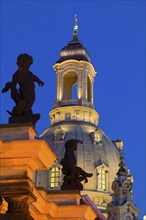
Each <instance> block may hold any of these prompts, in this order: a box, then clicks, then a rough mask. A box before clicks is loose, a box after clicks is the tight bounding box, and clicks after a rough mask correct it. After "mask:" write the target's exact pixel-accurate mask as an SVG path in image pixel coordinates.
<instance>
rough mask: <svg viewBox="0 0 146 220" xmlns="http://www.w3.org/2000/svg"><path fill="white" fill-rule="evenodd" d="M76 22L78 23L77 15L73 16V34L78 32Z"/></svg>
mask: <svg viewBox="0 0 146 220" xmlns="http://www.w3.org/2000/svg"><path fill="white" fill-rule="evenodd" d="M77 21H78V18H77V15H75V16H74V33H77V32H78V25H77Z"/></svg>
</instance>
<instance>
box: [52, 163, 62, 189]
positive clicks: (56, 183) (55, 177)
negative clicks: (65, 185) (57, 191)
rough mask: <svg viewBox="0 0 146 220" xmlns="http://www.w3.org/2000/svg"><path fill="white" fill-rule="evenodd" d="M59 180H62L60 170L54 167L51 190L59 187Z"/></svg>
mask: <svg viewBox="0 0 146 220" xmlns="http://www.w3.org/2000/svg"><path fill="white" fill-rule="evenodd" d="M59 179H60V174H59V168H58V167H53V168H52V169H51V181H50V186H51V188H57V187H58V186H59Z"/></svg>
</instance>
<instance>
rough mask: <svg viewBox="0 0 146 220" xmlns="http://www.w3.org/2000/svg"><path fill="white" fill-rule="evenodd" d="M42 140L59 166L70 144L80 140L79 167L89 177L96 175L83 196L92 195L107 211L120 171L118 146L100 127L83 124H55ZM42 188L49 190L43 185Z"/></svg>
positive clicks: (91, 179) (89, 182) (47, 130)
mask: <svg viewBox="0 0 146 220" xmlns="http://www.w3.org/2000/svg"><path fill="white" fill-rule="evenodd" d="M40 138H42V139H44V140H46V142H47V143H48V144H49V146H50V147H51V148H52V151H53V152H54V153H55V154H56V156H57V158H58V163H59V162H60V160H61V159H62V158H63V157H64V153H65V143H66V141H67V140H70V139H79V140H81V141H82V142H83V144H78V147H77V151H76V158H77V166H79V167H81V168H82V169H83V170H85V171H86V172H87V173H93V176H92V177H91V178H89V179H88V183H86V184H84V189H83V192H82V194H88V195H89V196H90V198H91V199H92V200H93V201H94V203H95V204H97V205H98V206H99V207H101V209H103V210H104V209H105V207H106V205H107V203H108V202H110V200H111V198H110V194H111V193H112V190H111V185H112V182H113V180H114V179H115V176H116V173H117V171H118V164H119V151H118V148H117V146H116V145H115V143H114V142H113V141H111V140H110V139H109V138H108V137H107V136H106V135H105V134H104V132H103V131H102V130H101V129H100V128H99V127H97V126H96V125H93V124H91V123H87V122H82V121H78V122H77V121H72V122H71V121H64V122H59V123H55V124H53V125H52V126H50V127H49V128H47V129H46V130H45V131H44V133H43V134H42V135H41V137H40ZM42 175H43V174H42ZM40 179H42V180H43V179H44V177H41V178H40ZM48 181H49V180H48ZM41 185H43V186H44V187H46V185H45V183H43V182H41Z"/></svg>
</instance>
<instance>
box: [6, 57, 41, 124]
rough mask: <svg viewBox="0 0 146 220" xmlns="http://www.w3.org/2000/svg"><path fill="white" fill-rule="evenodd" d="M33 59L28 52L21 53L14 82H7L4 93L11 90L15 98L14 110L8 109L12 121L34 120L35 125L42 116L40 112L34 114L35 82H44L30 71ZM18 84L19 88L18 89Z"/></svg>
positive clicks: (13, 78)
mask: <svg viewBox="0 0 146 220" xmlns="http://www.w3.org/2000/svg"><path fill="white" fill-rule="evenodd" d="M32 63H33V59H32V57H31V56H30V55H28V54H20V55H19V56H18V58H17V65H18V70H17V71H16V72H15V73H14V74H13V77H12V82H8V83H6V85H5V87H4V88H3V90H2V93H4V92H7V91H9V90H10V91H11V98H12V99H13V100H14V102H15V104H16V106H14V108H13V110H12V112H10V111H7V112H8V113H9V114H10V115H11V116H12V117H11V118H10V119H9V122H10V123H23V122H32V124H33V125H35V123H36V122H37V120H38V119H39V118H40V114H33V112H32V109H31V108H32V105H33V103H34V101H35V82H37V83H38V85H39V86H43V85H44V83H43V81H41V80H40V79H39V78H38V77H37V76H35V75H34V74H33V73H32V72H30V71H29V68H30V66H31V64H32ZM17 84H18V85H19V89H17Z"/></svg>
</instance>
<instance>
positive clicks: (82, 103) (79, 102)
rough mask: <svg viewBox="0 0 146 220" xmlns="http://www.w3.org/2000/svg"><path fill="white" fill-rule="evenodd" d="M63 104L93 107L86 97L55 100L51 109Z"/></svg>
mask: <svg viewBox="0 0 146 220" xmlns="http://www.w3.org/2000/svg"><path fill="white" fill-rule="evenodd" d="M63 106H86V107H89V108H94V105H93V104H92V103H91V102H89V101H88V100H87V99H68V100H62V101H57V102H55V103H54V105H53V109H54V108H58V107H63Z"/></svg>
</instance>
